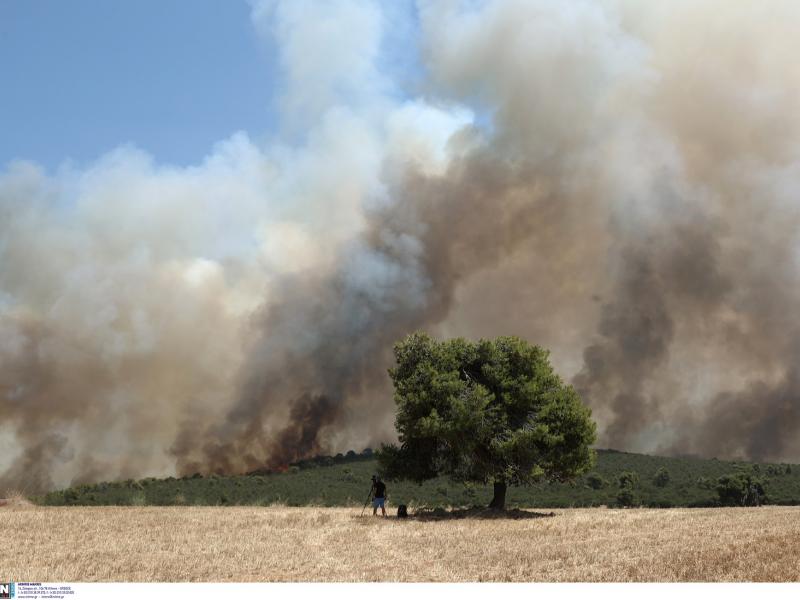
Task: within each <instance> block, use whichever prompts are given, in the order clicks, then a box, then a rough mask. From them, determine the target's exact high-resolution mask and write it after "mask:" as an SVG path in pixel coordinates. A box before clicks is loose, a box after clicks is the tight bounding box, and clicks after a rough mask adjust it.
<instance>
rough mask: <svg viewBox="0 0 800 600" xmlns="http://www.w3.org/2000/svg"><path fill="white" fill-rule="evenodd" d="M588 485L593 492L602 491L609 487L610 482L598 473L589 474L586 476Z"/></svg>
mask: <svg viewBox="0 0 800 600" xmlns="http://www.w3.org/2000/svg"><path fill="white" fill-rule="evenodd" d="M586 485H588V486H589V487H590V488H592V489H593V490H601V489H603V488H604V487H606V486H607V485H608V482H607V481H606V480H605V479H603V478H602V477H601V476H600V475H599V474H597V473H589V474H588V475H587V476H586Z"/></svg>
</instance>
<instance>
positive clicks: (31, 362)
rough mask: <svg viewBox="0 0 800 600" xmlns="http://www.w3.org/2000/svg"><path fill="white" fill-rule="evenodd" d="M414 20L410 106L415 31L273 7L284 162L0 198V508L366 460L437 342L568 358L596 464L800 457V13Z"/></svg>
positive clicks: (507, 10) (122, 175)
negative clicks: (634, 454)
mask: <svg viewBox="0 0 800 600" xmlns="http://www.w3.org/2000/svg"><path fill="white" fill-rule="evenodd" d="M416 12H417V16H418V20H419V35H418V39H417V40H416V41H417V42H418V45H419V51H420V56H421V61H422V67H423V68H422V69H421V70H420V71H419V72H418V73H417V74H415V75H413V76H409V75H408V73H397V72H395V71H393V68H394V67H393V65H395V64H396V62H397V61H396V60H395V59H396V58H397V56H398V55H400V54H401V53H402V52H404V51H405V50H404V49H405V48H406V47H407V45H408V43H409V42H408V39H402V40H401V39H397V36H398V35H399V34H398V33H397V32H398V31H406V30H405V29H404V28H403V27H402V26H399V25H398V24H397V23H398V19H401V18H402V16H403V15H402V14H401V13H402V11H399V10H396V9H394V8H392V9H387V8H386V7H385V6H384V5H383V4H379V3H360V2H359V3H357V2H351V1H348V0H339V1H337V2H330V3H324V4H311V3H306V2H288V1H287V2H257V3H254V5H253V19H254V24H255V26H256V28H257V30H258V31H259V32H260V33H261V34H262V35H264V36H268V37H269V38H270V39H271V40H273V42H274V43H275V44H276V45H277V47H278V49H279V56H280V63H281V67H282V69H283V72H284V74H285V82H284V83H285V85H284V88H283V92H282V95H281V97H280V103H281V106H282V110H283V116H284V121H283V122H284V124H285V128H286V131H284V132H281V134H280V135H279V136H278V138H277V139H276V140H273V141H271V142H269V143H267V144H256V143H254V142H253V141H251V140H250V139H249V138H247V136H245V135H244V134H236V135H234V136H232V137H231V139H229V140H226V141H224V142H222V143H220V144H219V145H218V146H217V147H216V148H214V150H213V151H212V153H211V154H210V155H209V156H208V158H207V159H206V160H205V161H204V162H203V163H202V164H200V165H198V166H196V167H191V168H185V169H177V168H172V167H162V166H159V165H157V164H155V163H154V162H153V160H152V159H151V158H149V157H148V156H146V155H145V154H143V153H142V152H140V151H138V150H136V149H132V148H122V149H119V150H116V151H114V152H112V153H111V154H109V155H107V156H105V157H103V158H101V159H100V160H99V161H98V162H97V163H96V164H94V165H92V166H91V167H90V168H88V169H85V170H82V171H72V170H69V169H63V170H61V171H59V172H58V173H56V174H55V175H48V174H45V173H43V172H42V171H41V170H40V169H38V168H37V167H36V166H35V165H31V164H29V163H23V162H20V163H16V164H12V165H9V166H8V168H7V169H6V171H5V172H4V173H3V174H2V175H0V265H2V266H0V418H1V419H2V420H0V448H3V449H7V450H8V451H7V452H4V453H3V456H5V457H6V459H5V460H6V464H5V465H3V464H1V461H2V459H0V469H2V468H3V467H4V466H5V468H6V471H5V473H4V474H3V475H2V477H0V489H2V488H3V487H11V486H13V487H22V488H24V489H28V490H32V489H47V488H49V487H52V486H58V485H65V484H67V483H69V482H71V481H88V480H96V479H101V478H118V477H135V476H142V475H145V474H147V475H157V474H168V473H174V472H179V473H192V472H195V471H201V472H209V471H218V472H244V471H248V470H253V469H259V468H264V467H268V468H276V467H281V466H284V465H286V464H287V463H290V462H292V461H294V460H297V459H299V458H302V457H303V456H308V455H312V454H316V453H322V452H337V451H342V450H346V449H349V448H356V449H358V448H360V447H364V446H367V445H371V446H374V445H376V444H378V443H380V442H381V441H387V440H389V439H391V438H392V437H393V435H394V434H393V427H392V421H393V408H394V407H393V403H392V400H391V389H390V387H389V382H388V377H387V376H386V369H387V368H388V367H389V366H390V365H391V347H392V344H393V343H394V342H395V341H396V340H397V339H398V338H400V337H402V336H404V335H405V334H407V333H409V332H411V331H413V330H416V329H420V328H424V329H428V330H430V331H432V332H434V333H436V334H438V335H443V336H444V335H446V336H452V335H464V336H469V337H477V336H496V335H500V334H516V335H521V336H524V337H526V338H528V339H530V340H532V341H534V342H536V343H539V344H542V345H544V346H546V347H548V348H551V349H552V350H553V359H554V362H555V363H556V368H557V369H558V370H559V371H560V372H561V373H562V374H563V375H565V376H566V377H567V378H569V379H572V381H573V383H574V385H575V386H576V388H577V389H578V390H579V391H580V392H581V394H582V396H583V397H584V399H585V400H586V402H587V403H589V404H590V405H591V406H592V408H593V412H594V415H595V418H596V419H597V420H598V423H599V426H600V440H599V444H600V445H601V446H611V447H616V448H620V449H628V450H638V451H651V452H669V453H689V452H692V453H699V454H703V455H707V456H711V455H716V456H720V457H723V456H725V457H740V456H741V457H748V458H755V459H768V460H797V459H798V458H800V441H798V440H800V437H798V435H797V434H798V432H799V431H800V396H799V395H798V392H800V386H798V381H800V376H798V373H797V367H796V365H797V364H798V360H797V359H798V358H800V356H799V353H798V349H800V325H798V324H797V323H796V322H795V321H796V319H794V318H793V312H794V310H795V307H796V306H798V305H799V303H798V301H800V277H798V276H799V275H800V264H798V261H799V259H800V253H799V252H798V250H800V245H798V241H800V240H798V233H797V232H798V231H799V230H798V224H799V223H798V221H799V217H800V200H799V199H798V191H800V122H798V121H797V119H795V118H794V112H795V107H796V106H797V105H798V101H800V76H798V75H797V74H796V73H797V71H796V69H794V68H793V62H792V60H793V57H794V56H795V55H796V54H797V50H798V49H800V48H798V42H797V41H796V36H795V35H794V31H796V27H797V26H798V25H800V8H798V6H797V5H796V4H795V3H792V2H777V1H776V2H767V3H756V2H740V3H736V4H735V5H732V4H730V3H725V2H674V3H670V5H669V6H668V7H667V6H664V7H659V6H656V5H644V4H641V3H639V2H625V1H608V2H599V1H598V2H589V1H585V2H584V1H575V2H569V3H565V2H555V1H550V0H547V1H545V0H541V1H539V0H537V1H530V0H526V1H521V0H520V1H514V0H509V1H505V2H484V3H474V2H465V3H460V2H445V3H440V2H431V3H428V2H420V3H419V4H418V5H417V11H416ZM321 23H322V24H324V25H325V26H324V27H322V26H320V24H321ZM406 33H408V32H407V31H406ZM282 140H293V141H292V142H291V143H289V142H286V141H282Z"/></svg>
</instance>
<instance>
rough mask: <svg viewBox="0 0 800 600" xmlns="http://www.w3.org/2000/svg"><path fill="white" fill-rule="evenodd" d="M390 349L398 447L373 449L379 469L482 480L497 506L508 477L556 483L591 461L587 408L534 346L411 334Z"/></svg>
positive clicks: (395, 474) (417, 476)
mask: <svg viewBox="0 0 800 600" xmlns="http://www.w3.org/2000/svg"><path fill="white" fill-rule="evenodd" d="M394 355H395V359H396V361H397V366H396V367H394V368H393V369H390V371H389V374H390V375H391V378H392V381H393V382H394V389H395V393H394V400H395V402H396V404H397V417H396V420H395V425H396V427H397V431H398V434H399V440H400V445H399V446H397V445H384V446H383V447H382V449H381V451H380V453H379V455H378V459H379V461H380V466H381V470H382V471H383V473H384V475H385V476H386V477H389V478H402V479H411V480H414V481H417V482H422V481H424V480H426V479H430V478H433V477H437V476H439V475H442V474H447V475H449V476H450V477H451V478H453V479H455V480H457V481H472V482H480V483H490V482H491V483H493V484H494V497H493V498H492V502H491V504H490V505H489V506H490V507H492V508H498V509H502V508H504V507H505V497H506V490H507V487H508V486H509V485H526V484H531V483H534V482H537V481H540V480H542V479H547V480H552V481H565V480H568V479H571V478H573V477H575V476H576V475H579V474H581V473H583V472H585V471H586V470H588V469H589V468H590V467H591V466H592V465H593V463H594V452H593V451H592V450H591V449H590V447H589V446H590V445H591V444H592V443H593V442H594V440H595V424H594V422H593V421H592V419H591V411H590V410H589V409H588V408H587V407H586V406H584V405H583V403H582V402H581V400H580V398H579V396H578V394H577V393H576V392H575V390H574V389H573V388H572V387H571V386H569V385H566V384H565V383H564V382H563V381H562V380H561V378H560V377H559V376H558V375H557V374H556V373H555V372H554V371H553V368H552V366H551V365H550V362H549V360H548V356H549V353H548V352H547V351H546V350H544V349H542V348H540V347H539V346H535V345H532V344H529V343H528V342H526V341H524V340H522V339H520V338H517V337H500V338H497V339H495V340H480V341H479V342H477V343H473V342H470V341H467V340H464V339H461V338H456V339H452V340H447V341H436V340H434V339H433V338H431V337H430V336H429V335H427V334H425V333H414V334H411V335H409V336H408V337H406V338H405V339H404V340H402V341H401V342H399V343H398V344H396V345H395V347H394Z"/></svg>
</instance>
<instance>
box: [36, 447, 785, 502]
mask: <svg viewBox="0 0 800 600" xmlns="http://www.w3.org/2000/svg"><path fill="white" fill-rule="evenodd" d="M376 468H377V461H376V460H375V458H374V457H373V456H372V453H371V451H365V452H364V453H361V454H356V453H354V452H349V453H348V454H347V455H337V456H336V457H319V458H317V459H312V460H307V461H302V462H300V463H297V464H295V465H293V466H291V467H289V469H288V470H287V471H286V472H283V473H267V472H262V473H253V474H249V475H238V476H230V477H224V476H218V475H211V476H205V477H204V476H201V475H199V474H198V475H194V476H191V477H183V478H174V477H168V478H166V479H155V478H147V479H141V480H138V481H134V480H127V481H117V482H104V483H98V484H92V485H79V486H75V487H72V488H69V489H66V490H59V491H54V492H50V493H48V494H46V495H44V496H41V497H38V498H34V501H35V502H37V503H39V504H44V505H54V506H61V505H87V506H97V505H133V506H146V505H157V506H172V505H193V506H201V505H212V506H215V505H260V506H266V505H271V504H284V505H287V506H306V505H317V506H361V505H363V504H364V502H365V500H366V499H367V494H368V492H369V488H370V476H371V475H372V474H373V473H374V472H375V469H376ZM726 476H734V477H735V476H743V477H749V478H751V479H752V480H753V481H758V482H759V485H761V486H763V491H764V494H765V496H764V497H763V498H762V499H761V500H762V502H763V503H769V504H800V466H798V465H786V464H754V463H744V462H728V461H721V460H716V459H711V460H705V459H699V458H688V457H686V458H668V457H658V456H647V455H643V454H631V453H627V452H617V451H613V450H598V451H597V464H596V465H595V467H594V469H593V470H592V471H591V472H590V473H587V474H586V475H584V476H582V477H580V478H578V479H576V480H575V481H574V482H571V483H566V484H558V483H552V484H551V483H540V484H536V485H533V486H530V487H519V488H518V487H512V488H510V489H509V492H508V506H509V507H512V508H513V507H519V508H537V507H550V508H568V507H592V506H604V505H605V506H646V507H659V508H668V507H701V506H717V505H719V504H720V503H721V502H720V498H721V497H722V496H721V494H720V493H719V491H718V485H719V484H720V478H725V477H726ZM491 497H492V490H491V485H486V486H475V485H464V484H459V483H454V482H452V481H450V480H448V479H446V478H438V479H433V480H430V481H428V482H426V483H424V484H423V485H421V486H420V485H416V484H414V483H411V482H402V481H398V482H388V501H389V504H391V505H394V506H396V505H398V504H407V505H409V506H412V507H431V508H432V507H438V506H442V507H445V506H451V507H465V506H473V505H486V504H487V503H488V502H489V500H490V499H491Z"/></svg>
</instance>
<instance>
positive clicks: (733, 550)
mask: <svg viewBox="0 0 800 600" xmlns="http://www.w3.org/2000/svg"><path fill="white" fill-rule="evenodd" d="M358 514H359V509H357V508H349V509H348V508H333V509H331V508H306V509H304V508H282V507H270V508H255V507H229V508H220V507H197V508H194V507H192V508H179V507H153V508H149V507H97V508H83V507H81V508H46V507H34V506H22V505H9V506H4V507H2V508H0V536H2V538H0V539H3V540H5V542H4V544H3V546H4V547H3V550H2V552H0V573H2V575H3V577H4V578H5V579H6V580H7V581H8V580H10V581H73V582H74V581H798V580H800V508H798V507H765V508H752V509H744V508H743V509H671V510H648V509H641V510H609V509H572V510H556V511H555V513H554V514H553V515H552V516H537V515H543V513H541V512H539V513H531V515H530V518H520V519H480V518H461V519H453V518H445V519H441V520H433V519H429V520H420V519H409V520H408V521H400V520H397V519H395V518H389V519H386V520H384V519H381V518H373V517H372V516H371V515H370V516H365V517H363V518H359V516H358ZM12 540H13V541H12Z"/></svg>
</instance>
